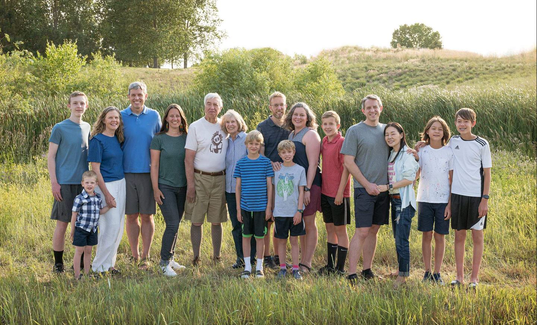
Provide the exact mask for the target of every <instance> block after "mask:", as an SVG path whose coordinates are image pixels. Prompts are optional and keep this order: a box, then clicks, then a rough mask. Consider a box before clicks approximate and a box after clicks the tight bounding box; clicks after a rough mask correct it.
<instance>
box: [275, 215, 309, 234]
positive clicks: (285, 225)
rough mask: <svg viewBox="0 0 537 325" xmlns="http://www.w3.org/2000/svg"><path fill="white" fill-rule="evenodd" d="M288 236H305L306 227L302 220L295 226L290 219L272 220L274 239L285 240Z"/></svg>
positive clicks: (277, 218)
mask: <svg viewBox="0 0 537 325" xmlns="http://www.w3.org/2000/svg"><path fill="white" fill-rule="evenodd" d="M289 234H290V235H291V236H292V237H296V236H304V235H305V234H306V225H305V224H304V218H302V220H300V222H299V223H298V224H296V225H293V218H292V217H275V218H274V237H275V238H278V239H287V237H288V236H289Z"/></svg>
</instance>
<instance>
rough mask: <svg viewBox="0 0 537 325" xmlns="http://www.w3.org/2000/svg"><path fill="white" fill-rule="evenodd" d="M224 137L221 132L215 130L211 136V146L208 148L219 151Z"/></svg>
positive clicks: (215, 151)
mask: <svg viewBox="0 0 537 325" xmlns="http://www.w3.org/2000/svg"><path fill="white" fill-rule="evenodd" d="M223 140H224V137H223V136H222V133H220V131H216V132H215V133H214V134H213V136H212V137H211V142H212V143H211V147H210V148H209V150H211V152H214V153H220V151H222V146H223V143H222V141H223Z"/></svg>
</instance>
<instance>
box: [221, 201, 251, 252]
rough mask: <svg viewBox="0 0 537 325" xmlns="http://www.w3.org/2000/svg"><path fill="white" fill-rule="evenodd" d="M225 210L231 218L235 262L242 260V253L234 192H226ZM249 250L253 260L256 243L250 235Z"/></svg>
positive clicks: (240, 225)
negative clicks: (235, 255) (235, 253)
mask: <svg viewBox="0 0 537 325" xmlns="http://www.w3.org/2000/svg"><path fill="white" fill-rule="evenodd" d="M226 202H227V211H228V213H229V219H231V225H232V226H233V230H231V234H232V235H233V242H234V243H235V251H236V252H237V262H240V261H244V254H243V253H242V230H241V228H242V224H241V223H240V222H239V220H237V202H236V201H235V193H228V192H226ZM250 247H251V251H250V256H253V257H254V258H253V260H255V253H256V243H255V238H254V237H253V236H252V242H251V243H250Z"/></svg>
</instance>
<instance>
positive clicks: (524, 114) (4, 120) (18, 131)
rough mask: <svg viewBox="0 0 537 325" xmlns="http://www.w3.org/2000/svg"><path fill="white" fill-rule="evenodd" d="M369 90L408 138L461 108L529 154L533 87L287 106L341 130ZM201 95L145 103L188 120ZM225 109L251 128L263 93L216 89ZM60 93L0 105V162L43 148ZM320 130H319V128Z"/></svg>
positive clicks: (354, 118)
mask: <svg viewBox="0 0 537 325" xmlns="http://www.w3.org/2000/svg"><path fill="white" fill-rule="evenodd" d="M369 93H376V94H378V95H379V96H380V97H381V98H382V100H383V104H384V111H383V113H382V115H381V121H382V122H384V123H386V122H389V121H397V122H399V123H401V124H402V125H403V127H404V128H405V129H406V132H407V134H408V137H409V139H410V140H412V141H416V140H418V139H419V133H420V132H421V131H422V130H423V127H424V126H425V123H426V122H427V120H428V119H429V118H431V117H432V116H434V115H440V116H442V117H443V118H444V119H445V120H446V121H448V123H449V125H450V126H451V127H452V129H453V130H454V124H453V120H454V114H455V112H456V111H457V110H458V109H459V108H462V107H470V108H473V109H475V110H476V112H477V126H476V128H475V132H474V133H476V134H478V135H480V136H482V137H484V138H486V139H488V140H489V141H490V142H491V144H492V146H493V147H497V148H505V149H521V150H522V151H524V152H526V153H527V154H529V155H534V154H535V144H536V140H537V131H536V118H537V112H536V106H535V105H536V92H535V88H533V87H531V86H526V87H523V88H513V87H509V86H503V87H459V88H457V89H455V90H447V89H439V88H436V87H432V88H431V87H424V88H413V89H409V90H405V91H393V90H389V89H387V88H372V89H367V90H361V91H359V92H355V93H354V94H353V95H352V96H351V95H347V96H344V97H341V98H333V99H330V100H326V101H323V102H308V98H304V97H301V96H297V95H291V96H290V97H289V98H288V104H289V106H290V105H292V104H293V103H294V102H297V101H306V102H308V104H310V106H311V107H312V108H313V110H314V111H315V113H316V115H317V119H319V118H320V116H321V115H322V113H323V112H324V111H326V110H329V109H332V110H335V111H337V112H338V113H339V114H340V115H341V118H342V123H341V124H342V129H343V130H346V129H347V128H348V127H350V126H351V125H353V124H355V123H357V122H359V121H361V120H362V119H363V114H362V113H361V112H360V111H359V108H358V105H359V103H360V100H361V98H363V97H364V96H365V95H367V94H369ZM203 96H204V94H193V93H190V92H178V93H170V94H158V93H157V94H154V93H150V95H149V99H148V101H147V102H146V104H147V105H148V106H149V107H152V108H155V109H157V110H158V111H160V112H161V113H162V112H163V111H164V110H165V109H166V107H167V106H168V105H169V104H171V103H178V104H179V105H181V107H183V109H184V110H185V113H186V116H187V119H188V121H189V122H192V121H194V120H196V119H198V118H200V117H201V116H203ZM221 96H222V98H223V102H224V110H227V109H235V110H237V111H238V112H239V113H241V114H242V116H243V117H244V118H245V120H246V123H247V124H248V127H249V128H250V129H253V128H255V127H256V125H257V124H258V123H259V122H261V121H262V120H263V119H265V118H266V117H267V115H268V114H269V110H268V103H267V100H268V99H267V98H264V97H261V96H257V95H252V96H250V97H235V96H234V95H233V94H221ZM66 102H67V101H66V99H65V98H59V97H54V98H36V99H34V109H33V111H31V112H15V111H2V110H0V130H1V131H0V135H1V138H0V146H1V147H2V148H3V150H2V151H1V153H0V161H13V162H28V161H30V160H31V159H32V158H33V157H35V156H39V155H42V154H44V153H45V152H46V149H47V145H48V138H49V136H50V131H51V129H52V127H53V126H54V124H55V123H58V122H60V121H61V120H63V119H65V118H67V117H68V116H69V110H68V109H67V107H66V104H65V103H66ZM89 105H90V108H89V109H88V111H87V113H86V114H85V116H84V119H85V120H86V121H88V122H90V123H93V122H94V121H95V120H96V118H97V116H98V114H99V113H100V111H101V110H102V109H103V108H105V107H107V106H110V105H113V106H117V107H119V108H125V107H126V106H127V105H128V102H127V101H126V97H125V96H123V95H117V96H113V97H90V98H89ZM319 131H320V132H321V130H320V129H319Z"/></svg>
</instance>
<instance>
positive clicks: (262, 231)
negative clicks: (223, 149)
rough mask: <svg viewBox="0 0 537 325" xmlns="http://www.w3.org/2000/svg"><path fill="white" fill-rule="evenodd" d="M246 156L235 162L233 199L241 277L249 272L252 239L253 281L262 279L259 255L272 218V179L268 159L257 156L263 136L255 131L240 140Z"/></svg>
mask: <svg viewBox="0 0 537 325" xmlns="http://www.w3.org/2000/svg"><path fill="white" fill-rule="evenodd" d="M244 143H245V144H246V148H247V149H248V155H247V156H246V157H244V158H242V159H241V160H239V161H238V162H237V166H235V173H234V175H233V176H234V177H235V178H236V179H237V185H236V189H235V197H236V200H237V220H239V222H241V223H242V250H243V253H244V264H245V267H244V271H243V272H242V273H241V278H243V279H248V278H249V277H250V274H251V273H252V265H251V264H250V240H251V237H252V236H254V238H255V240H256V251H257V264H256V274H255V276H256V277H257V278H262V277H264V276H265V275H264V273H263V252H264V240H263V239H264V237H265V235H266V233H267V221H268V220H271V218H272V207H271V202H272V177H273V176H274V171H273V170H272V164H271V163H270V159H268V158H267V157H265V156H262V155H260V154H259V150H260V149H261V145H262V144H263V135H262V134H261V132H259V131H257V130H255V131H251V132H250V133H248V135H247V136H246V139H245V140H244Z"/></svg>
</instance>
